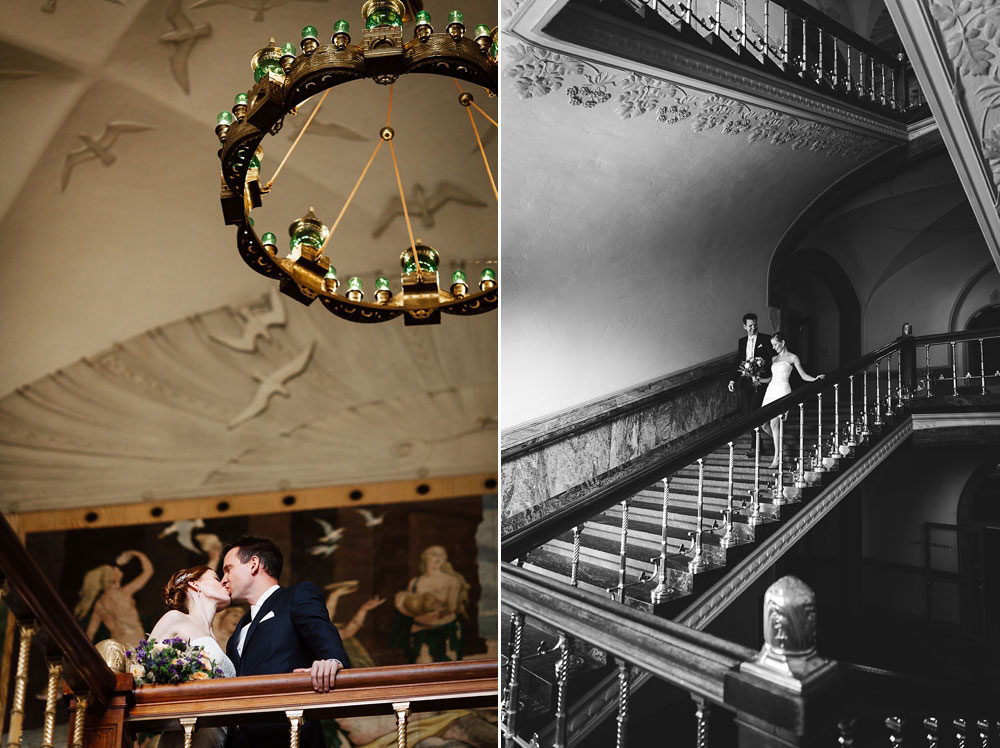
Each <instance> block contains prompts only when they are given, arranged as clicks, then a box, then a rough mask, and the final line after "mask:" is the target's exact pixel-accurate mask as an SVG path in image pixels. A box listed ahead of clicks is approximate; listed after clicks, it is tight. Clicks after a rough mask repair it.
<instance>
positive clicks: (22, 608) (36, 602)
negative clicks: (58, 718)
mask: <svg viewBox="0 0 1000 748" xmlns="http://www.w3.org/2000/svg"><path fill="white" fill-rule="evenodd" d="M0 573H2V574H3V576H4V577H5V578H6V579H7V582H8V583H9V585H10V586H11V587H12V588H13V589H11V590H10V591H9V594H8V604H9V605H10V608H11V610H13V611H14V614H15V615H16V616H18V617H30V618H33V619H34V620H35V621H36V622H37V623H38V625H39V627H40V628H41V629H42V630H43V631H44V636H45V639H46V640H47V641H48V643H49V645H50V647H49V649H50V650H52V649H54V650H58V652H60V653H61V654H62V657H63V660H64V670H63V678H64V679H65V680H66V682H67V683H68V684H69V686H70V688H72V689H73V690H74V691H89V692H90V694H91V704H96V705H97V706H98V707H100V708H102V709H103V708H104V707H105V706H106V704H107V700H108V697H109V696H110V694H111V692H112V690H114V687H115V677H114V675H113V674H112V672H111V671H110V670H109V669H108V666H107V665H106V664H105V662H104V660H103V658H101V656H100V655H99V654H97V650H95V649H94V645H93V644H91V642H90V639H88V638H87V635H86V634H85V633H84V631H83V629H81V628H80V624H79V623H78V622H77V620H76V618H74V617H73V614H72V613H71V612H70V610H69V608H67V607H66V605H65V604H64V603H63V601H62V600H61V599H60V598H59V596H58V595H57V594H56V591H55V590H54V589H53V588H52V585H51V584H50V583H49V580H48V579H46V578H45V575H44V574H42V570H41V569H40V568H39V567H38V564H36V563H35V560H34V559H33V558H31V556H30V555H28V551H27V549H26V548H25V547H24V545H23V544H22V543H21V540H20V538H18V537H17V533H15V532H14V529H13V528H12V527H11V526H10V523H9V522H8V521H7V517H5V516H4V515H3V513H0Z"/></svg>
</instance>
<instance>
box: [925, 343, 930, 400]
mask: <svg viewBox="0 0 1000 748" xmlns="http://www.w3.org/2000/svg"><path fill="white" fill-rule="evenodd" d="M924 361H925V362H926V363H925V364H924V366H925V368H924V377H925V380H926V382H927V397H930V396H931V347H930V346H929V345H925V346H924Z"/></svg>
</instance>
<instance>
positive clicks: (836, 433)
mask: <svg viewBox="0 0 1000 748" xmlns="http://www.w3.org/2000/svg"><path fill="white" fill-rule="evenodd" d="M833 456H834V457H840V382H837V383H836V384H834V385H833Z"/></svg>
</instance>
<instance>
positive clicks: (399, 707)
mask: <svg viewBox="0 0 1000 748" xmlns="http://www.w3.org/2000/svg"><path fill="white" fill-rule="evenodd" d="M392 711H394V712H395V713H396V748H406V739H407V736H406V723H407V722H409V721H410V702H409V701H397V702H394V703H393V705H392Z"/></svg>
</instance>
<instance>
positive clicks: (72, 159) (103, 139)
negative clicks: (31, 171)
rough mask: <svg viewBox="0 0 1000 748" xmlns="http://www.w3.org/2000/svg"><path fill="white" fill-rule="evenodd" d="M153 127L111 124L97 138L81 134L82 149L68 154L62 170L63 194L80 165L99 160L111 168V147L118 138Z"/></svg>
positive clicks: (112, 157) (113, 158)
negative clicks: (126, 133) (74, 171)
mask: <svg viewBox="0 0 1000 748" xmlns="http://www.w3.org/2000/svg"><path fill="white" fill-rule="evenodd" d="M152 129H153V126H152V125H144V124H142V123H140V122H109V123H108V124H107V126H106V127H105V128H104V132H102V133H101V135H100V136H99V137H97V138H94V137H93V136H91V135H87V134H86V133H79V134H78V136H77V137H79V138H80V140H82V141H83V143H84V145H83V147H82V148H78V149H76V150H75V151H70V152H69V153H67V154H66V160H65V162H63V169H62V190H61V191H62V192H65V191H66V186H67V185H68V184H69V178H70V175H71V174H72V173H73V169H74V168H75V167H76V166H78V165H79V164H82V163H85V162H87V161H94V160H98V161H100V162H101V163H102V164H104V165H105V166H111V164H113V163H114V162H115V154H113V153H112V152H111V146H113V145H114V144H115V141H116V140H118V136H119V135H121V134H122V133H124V132H142V131H143V130H152Z"/></svg>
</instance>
